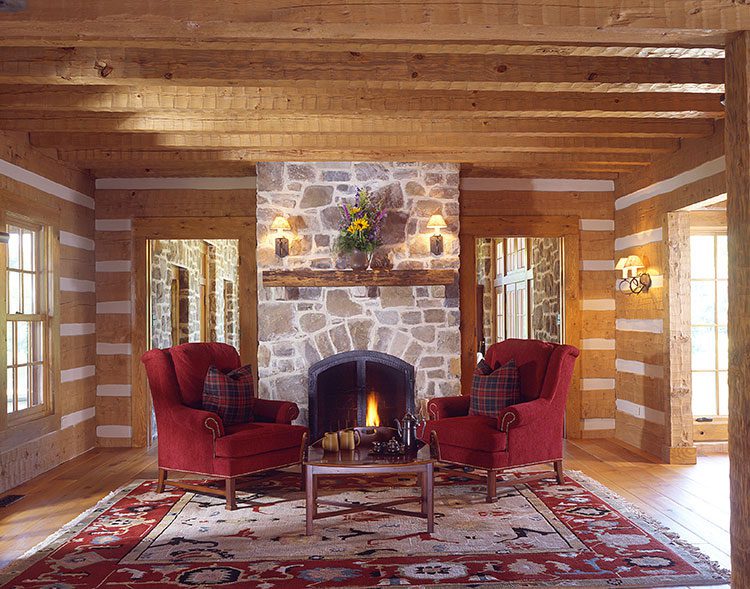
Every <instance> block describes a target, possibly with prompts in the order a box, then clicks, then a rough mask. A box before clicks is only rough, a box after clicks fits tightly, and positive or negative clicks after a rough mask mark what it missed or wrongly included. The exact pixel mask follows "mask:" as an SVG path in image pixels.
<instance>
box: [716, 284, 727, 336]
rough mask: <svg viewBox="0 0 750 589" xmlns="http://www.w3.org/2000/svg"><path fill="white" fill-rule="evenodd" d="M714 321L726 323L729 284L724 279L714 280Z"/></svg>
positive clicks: (721, 323)
mask: <svg viewBox="0 0 750 589" xmlns="http://www.w3.org/2000/svg"><path fill="white" fill-rule="evenodd" d="M716 314H717V318H716V321H717V323H718V324H719V325H726V324H727V319H728V317H729V286H728V283H727V281H726V280H717V281H716Z"/></svg>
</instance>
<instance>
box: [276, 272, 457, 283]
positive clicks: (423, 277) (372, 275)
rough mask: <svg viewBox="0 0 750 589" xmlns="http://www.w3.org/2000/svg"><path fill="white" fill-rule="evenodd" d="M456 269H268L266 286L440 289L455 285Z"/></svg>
mask: <svg viewBox="0 0 750 589" xmlns="http://www.w3.org/2000/svg"><path fill="white" fill-rule="evenodd" d="M455 279H456V271H455V270H423V269H418V270H387V269H377V270H360V271H355V270H311V269H307V268H300V269H297V270H266V271H264V272H263V286H297V287H306V286H440V285H446V286H447V285H450V284H453V283H454V282H455Z"/></svg>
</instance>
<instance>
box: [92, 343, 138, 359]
mask: <svg viewBox="0 0 750 589" xmlns="http://www.w3.org/2000/svg"><path fill="white" fill-rule="evenodd" d="M96 354H97V355H98V356H130V355H131V354H132V347H131V345H130V344H110V343H106V342H97V344H96Z"/></svg>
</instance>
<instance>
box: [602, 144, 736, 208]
mask: <svg viewBox="0 0 750 589" xmlns="http://www.w3.org/2000/svg"><path fill="white" fill-rule="evenodd" d="M725 169H726V158H725V157H724V156H721V157H719V158H716V159H715V160H711V161H708V162H706V163H704V164H701V165H700V166H698V167H697V168H693V169H692V170H687V171H686V172H682V173H681V174H677V175H676V176H673V177H672V178H668V179H666V180H660V181H659V182H655V183H654V184H651V185H650V186H646V187H645V188H641V189H640V190H636V191H635V192H631V193H630V194H626V195H625V196H621V197H620V198H618V199H617V200H615V210H616V211H621V210H623V209H626V208H628V207H630V206H633V205H634V204H636V203H639V202H643V201H644V200H649V199H652V198H654V197H655V196H659V195H660V194H665V193H667V192H672V191H673V190H677V189H678V188H681V187H683V186H687V185H688V184H692V183H693V182H697V181H698V180H703V178H708V177H709V176H713V175H714V174H719V173H721V172H723V171H724V170H725Z"/></svg>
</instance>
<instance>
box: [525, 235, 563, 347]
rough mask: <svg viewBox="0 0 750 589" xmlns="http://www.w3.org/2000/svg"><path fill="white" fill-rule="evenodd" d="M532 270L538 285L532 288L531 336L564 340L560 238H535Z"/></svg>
mask: <svg viewBox="0 0 750 589" xmlns="http://www.w3.org/2000/svg"><path fill="white" fill-rule="evenodd" d="M530 241H531V270H532V272H533V275H534V285H533V288H532V292H531V331H530V334H531V337H532V338H534V339H539V340H543V341H546V342H555V343H559V342H560V320H561V316H560V312H561V308H562V306H561V302H560V299H561V291H560V289H561V288H562V284H561V272H560V240H559V239H556V238H551V237H548V238H543V239H532V240H530Z"/></svg>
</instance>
